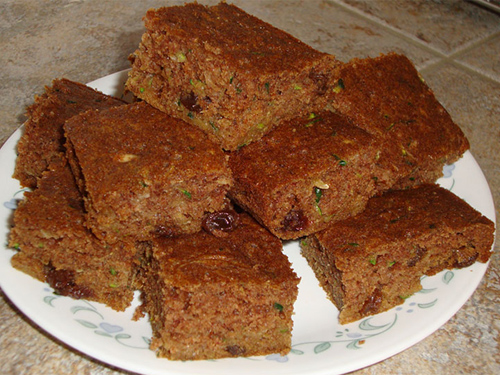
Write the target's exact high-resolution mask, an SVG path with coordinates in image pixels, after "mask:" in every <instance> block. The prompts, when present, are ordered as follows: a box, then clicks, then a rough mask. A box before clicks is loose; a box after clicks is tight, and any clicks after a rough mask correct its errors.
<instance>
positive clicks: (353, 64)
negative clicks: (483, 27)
mask: <svg viewBox="0 0 500 375" xmlns="http://www.w3.org/2000/svg"><path fill="white" fill-rule="evenodd" d="M336 76H337V79H336V81H337V86H336V87H337V89H336V95H335V96H334V98H333V101H332V106H333V108H334V109H335V110H336V111H337V112H339V113H341V114H343V115H344V116H346V117H348V118H350V119H351V120H352V121H353V123H355V124H356V125H357V126H359V127H361V128H362V129H364V130H366V131H367V132H368V133H370V134H372V135H374V136H375V137H377V138H378V140H379V142H380V143H381V147H380V149H381V153H380V155H379V157H378V160H377V163H376V166H377V167H378V169H377V171H376V175H375V176H374V177H376V179H377V182H378V184H377V185H378V187H379V190H380V191H384V190H387V189H388V188H393V189H404V188H407V187H411V186H416V185H418V184H421V183H434V182H435V181H436V180H437V179H438V178H439V177H441V176H442V169H443V166H444V165H445V164H451V163H453V162H455V161H456V160H458V159H459V158H460V157H461V156H462V154H463V153H464V152H465V151H466V150H468V149H469V142H468V140H467V138H466V137H465V135H464V134H463V132H462V130H461V129H460V128H459V127H458V126H457V125H456V124H455V123H454V122H453V120H452V118H451V116H450V115H449V113H448V112H447V111H446V109H445V108H444V107H443V106H442V105H441V104H440V103H439V102H438V100H437V99H436V97H435V95H434V93H433V91H432V90H431V89H430V88H429V87H428V86H427V84H426V83H425V82H424V80H423V78H422V77H421V75H420V74H419V73H418V71H417V70H416V69H415V67H414V66H413V64H412V62H411V61H410V60H409V59H408V58H407V57H406V56H404V55H399V54H396V53H389V54H387V55H381V56H379V57H376V58H366V59H358V58H355V59H353V60H351V61H350V62H349V63H347V64H342V65H339V66H338V68H337V72H336Z"/></svg>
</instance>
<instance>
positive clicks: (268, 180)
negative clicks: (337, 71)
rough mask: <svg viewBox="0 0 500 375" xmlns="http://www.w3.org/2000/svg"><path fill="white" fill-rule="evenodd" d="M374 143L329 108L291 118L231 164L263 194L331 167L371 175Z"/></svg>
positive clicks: (234, 157)
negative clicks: (328, 109) (361, 171)
mask: <svg viewBox="0 0 500 375" xmlns="http://www.w3.org/2000/svg"><path fill="white" fill-rule="evenodd" d="M372 141H373V137H372V136H371V135H370V134H368V133H367V132H365V131H364V130H362V129H360V128H358V127H356V126H353V125H352V124H349V123H347V122H346V120H345V119H344V118H342V117H341V116H339V115H337V114H335V113H333V112H329V111H325V112H321V113H317V114H310V115H308V116H303V117H299V118H296V119H294V120H291V121H287V122H286V123H284V124H282V125H280V126H279V127H277V128H276V129H274V130H273V131H271V132H270V133H269V134H267V135H266V136H264V137H263V138H262V139H261V140H259V141H258V142H254V143H252V144H250V145H248V146H245V147H243V148H241V149H240V150H239V151H237V152H235V153H234V154H232V155H231V156H230V160H229V163H230V166H231V169H232V171H233V174H234V176H235V178H237V179H239V180H245V181H248V183H250V184H252V185H255V186H256V187H257V188H258V189H259V191H260V192H262V193H266V192H270V191H272V190H274V189H277V188H280V187H283V186H287V184H289V183H290V182H291V181H297V180H307V179H310V178H314V177H318V176H320V175H322V174H324V173H325V171H327V170H328V171H332V170H335V169H342V168H348V169H351V168H354V169H353V170H355V171H357V170H358V168H360V170H363V175H364V177H366V178H371V175H370V166H371V163H372V162H373V161H374V159H375V157H376V152H377V150H376V149H375V148H374V147H373V146H372ZM318 183H320V182H319V181H318Z"/></svg>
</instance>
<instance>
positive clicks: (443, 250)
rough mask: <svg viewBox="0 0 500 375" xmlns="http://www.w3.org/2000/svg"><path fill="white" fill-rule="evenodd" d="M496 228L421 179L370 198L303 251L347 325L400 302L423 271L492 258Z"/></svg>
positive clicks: (433, 271) (312, 238) (416, 285)
mask: <svg viewBox="0 0 500 375" xmlns="http://www.w3.org/2000/svg"><path fill="white" fill-rule="evenodd" d="M494 231H495V226H494V223H493V222H492V221H490V220H489V219H488V218H486V217H485V216H483V215H481V213H479V212H478V211H476V210H475V209H473V208H472V207H471V206H470V205H468V204H467V203H466V202H465V201H464V200H462V199H460V198H459V197H457V196H456V195H454V194H453V193H451V192H450V191H448V190H446V189H444V188H441V187H439V186H438V185H432V184H423V185H421V186H419V187H416V188H412V189H408V190H397V191H392V192H388V193H386V194H384V195H382V196H377V197H374V198H372V199H370V201H369V202H368V205H367V207H366V210H365V211H363V212H362V213H361V214H359V215H357V216H355V217H353V218H350V219H347V220H344V221H341V222H338V223H335V224H333V225H331V226H330V227H328V228H327V229H325V230H324V231H321V232H319V233H316V234H314V235H311V236H309V237H307V238H306V239H305V240H303V241H302V242H301V249H302V254H303V255H304V256H305V258H306V259H307V261H308V263H309V264H310V266H311V267H312V269H313V270H314V272H315V274H316V276H317V278H318V280H319V282H320V284H321V285H322V286H323V288H324V289H325V291H326V293H327V295H328V297H329V298H330V299H331V300H332V301H333V303H334V304H335V305H336V306H337V308H338V309H339V310H340V314H339V321H340V323H342V324H345V323H349V322H353V321H356V320H358V319H361V318H363V317H366V316H369V315H373V314H377V313H380V312H382V311H385V310H388V309H390V308H392V307H394V306H396V305H399V304H401V303H403V302H404V299H405V298H407V297H409V296H410V295H411V294H413V293H415V292H417V291H419V290H420V289H421V288H422V286H421V284H420V278H421V277H422V276H424V275H428V276H430V275H434V274H436V273H437V272H440V271H442V270H444V269H452V268H463V267H468V266H470V265H472V264H473V263H474V262H476V261H479V262H487V261H488V260H489V258H490V255H491V252H490V251H491V246H492V244H493V236H494Z"/></svg>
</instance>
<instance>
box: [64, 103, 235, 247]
mask: <svg viewBox="0 0 500 375" xmlns="http://www.w3.org/2000/svg"><path fill="white" fill-rule="evenodd" d="M65 130H66V138H67V141H68V142H67V155H68V159H69V161H70V164H71V168H72V170H73V173H74V175H75V176H76V179H77V182H78V186H79V188H80V191H81V192H82V194H83V195H84V201H85V208H86V211H87V215H86V225H87V226H88V227H89V228H91V230H92V231H93V232H94V233H95V235H96V236H97V237H99V238H101V239H103V240H106V241H107V242H110V243H113V242H115V241H117V240H119V239H124V238H127V237H132V238H136V239H139V240H147V239H149V237H150V236H151V235H152V234H156V235H176V234H180V233H194V232H196V231H199V230H200V229H201V222H202V218H203V215H204V214H205V212H211V211H217V210H219V209H221V208H222V207H223V205H224V204H225V200H226V192H227V190H228V188H229V187H230V186H231V184H232V178H231V172H230V170H229V167H228V166H227V161H226V157H225V155H224V153H223V152H222V150H221V149H220V148H218V147H217V146H216V145H215V144H213V143H212V142H211V141H210V140H209V139H208V138H207V137H206V135H205V134H203V132H202V131H200V130H199V129H197V128H195V127H192V126H190V125H189V124H185V123H183V122H182V121H181V120H178V119H175V118H173V117H170V116H168V115H166V114H164V113H162V112H160V111H158V110H156V109H155V108H153V107H151V106H149V105H148V104H146V103H144V102H138V103H134V104H129V105H126V106H121V107H117V108H113V109H110V110H107V111H87V112H85V113H83V114H81V115H78V116H75V117H73V118H71V119H70V120H69V121H67V122H66V124H65Z"/></svg>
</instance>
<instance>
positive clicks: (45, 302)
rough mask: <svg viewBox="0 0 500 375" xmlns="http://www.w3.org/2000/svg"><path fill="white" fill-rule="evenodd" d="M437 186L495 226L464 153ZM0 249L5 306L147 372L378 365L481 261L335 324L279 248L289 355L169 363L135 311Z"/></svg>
mask: <svg viewBox="0 0 500 375" xmlns="http://www.w3.org/2000/svg"><path fill="white" fill-rule="evenodd" d="M125 79H126V72H119V73H115V74H112V75H110V76H107V77H104V78H102V79H99V80H96V81H94V82H91V83H90V84H89V86H91V87H94V88H96V89H99V90H101V91H102V92H104V93H107V94H110V95H121V94H120V93H121V92H122V88H123V83H124V82H125ZM20 134H21V129H19V130H17V131H16V132H15V133H14V134H13V135H12V136H11V137H10V138H9V140H8V141H7V142H6V143H5V144H4V146H3V147H2V149H1V150H0V179H1V181H2V184H1V186H0V203H1V205H0V221H1V222H3V226H2V228H0V230H1V235H2V236H3V238H4V241H5V242H6V241H7V236H8V232H9V227H10V220H11V217H12V213H13V209H14V208H15V205H16V201H17V200H19V199H21V198H22V190H21V189H20V187H19V184H18V182H17V180H14V179H12V178H11V176H12V173H13V170H14V164H15V160H16V152H15V147H16V144H17V141H18V140H19V137H20ZM439 183H440V184H441V185H442V186H444V187H446V188H448V189H450V190H451V191H453V192H454V193H455V194H457V195H458V196H460V197H462V198H463V199H465V200H466V201H467V202H468V203H469V204H470V205H472V206H473V207H475V208H476V209H478V210H479V211H481V212H482V213H483V214H484V215H485V216H487V217H488V218H490V219H491V220H493V221H495V209H494V206H493V199H492V197H491V192H490V190H489V187H488V184H487V182H486V180H485V178H484V175H483V173H482V171H481V169H480V168H479V166H478V165H477V163H476V161H475V160H474V158H473V156H472V155H471V154H470V153H469V152H467V153H466V154H465V155H464V157H463V158H462V159H461V160H460V161H458V162H457V163H456V164H454V165H452V166H448V167H446V168H445V177H443V178H441V179H440V180H439ZM4 247H5V249H2V250H1V251H0V286H1V287H2V289H3V291H4V292H5V294H6V295H7V296H8V297H9V298H10V299H11V301H12V302H13V303H14V304H15V305H16V306H17V307H18V308H19V309H20V310H21V311H22V312H23V313H24V314H25V315H26V316H27V317H28V318H30V319H31V320H33V321H34V322H35V323H36V324H37V325H39V326H40V327H41V328H42V329H44V330H45V331H47V332H48V333H50V334H51V335H53V336H54V337H56V338H58V339H59V340H61V341H62V342H64V343H66V344H68V345H69V346H71V347H73V348H75V349H77V350H79V351H80V352H82V353H85V354H87V355H89V356H91V357H94V358H96V359H98V360H101V361H103V362H105V363H108V364H111V365H114V366H116V367H119V368H122V369H126V370H129V371H134V372H138V373H144V374H169V375H173V374H197V375H202V374H217V375H223V374H233V373H238V374H241V375H244V374H252V375H254V374H262V373H272V374H275V375H279V374H287V375H292V374H302V375H304V374H309V375H313V374H315V375H319V374H329V375H332V374H340V373H345V372H349V371H353V370H356V369H359V368H362V367H365V366H369V365H371V364H374V363H376V362H379V361H381V360H384V359H386V358H388V357H390V356H392V355H394V354H396V353H398V352H400V351H402V350H404V349H406V348H408V347H410V346H412V345H414V344H415V343H417V342H418V341H420V340H422V339H424V338H425V337H426V336H428V335H430V334H431V333H433V332H434V331H435V330H437V329H438V328H439V327H440V326H441V325H443V324H444V323H445V322H446V321H447V320H448V319H450V318H451V317H452V316H453V315H454V314H455V313H456V312H457V311H458V310H459V309H460V308H461V307H462V305H463V304H464V303H465V302H466V301H467V299H468V298H469V297H470V296H471V294H472V293H473V292H474V290H475V289H476V287H477V285H478V284H479V282H480V281H481V278H482V277H483V275H484V272H485V271H486V268H487V264H481V263H476V264H474V265H473V266H471V267H468V268H466V269H462V270H450V271H443V272H442V273H440V274H438V275H436V276H433V277H428V278H424V279H423V286H424V289H423V290H422V291H421V292H419V293H417V294H415V295H414V296H412V297H411V298H409V299H407V300H406V301H405V303H404V304H403V305H401V306H398V307H396V308H394V309H392V310H390V311H387V312H384V313H381V314H379V315H376V316H373V317H370V318H367V319H363V320H362V321H359V322H356V323H351V324H348V325H344V326H342V325H339V324H338V322H337V315H338V311H337V309H336V308H335V307H334V306H333V304H332V303H331V302H329V300H327V299H326V296H325V293H324V292H323V290H322V289H321V288H320V287H319V286H318V282H317V281H316V279H315V277H314V274H313V273H312V271H311V269H310V268H309V267H308V266H307V263H306V261H305V259H304V258H303V257H302V256H301V255H300V252H299V247H298V244H297V242H296V241H295V242H289V243H287V244H286V245H285V246H284V251H285V253H286V254H287V255H288V257H289V258H290V260H291V261H292V263H293V267H294V269H295V271H296V272H297V273H298V274H299V276H301V277H302V281H301V283H300V286H299V297H298V300H297V302H296V305H295V315H294V329H293V340H292V351H291V353H289V354H288V355H287V356H284V357H281V356H279V355H270V356H262V357H254V358H235V359H223V360H216V361H191V362H176V361H168V360H166V359H158V358H156V357H155V355H154V353H153V352H152V351H150V350H149V349H148V343H149V339H150V337H151V328H150V326H149V323H148V322H147V320H146V319H142V320H140V321H132V320H131V316H132V314H133V309H134V307H135V306H136V305H137V303H138V298H137V295H136V298H135V299H134V305H133V306H132V307H131V308H129V309H128V310H127V311H125V312H122V313H118V312H115V311H113V310H112V309H110V308H107V307H106V306H104V305H101V304H98V303H89V302H86V301H83V300H73V299H71V298H68V297H61V296H56V295H54V294H53V293H52V289H51V288H49V287H48V286H47V284H44V283H41V282H39V281H36V280H35V279H33V278H31V277H30V276H27V275H25V274H23V273H21V272H19V271H17V270H15V269H13V268H12V267H11V265H10V258H11V256H12V255H13V254H14V251H13V250H11V249H8V248H7V247H6V246H4Z"/></svg>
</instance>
